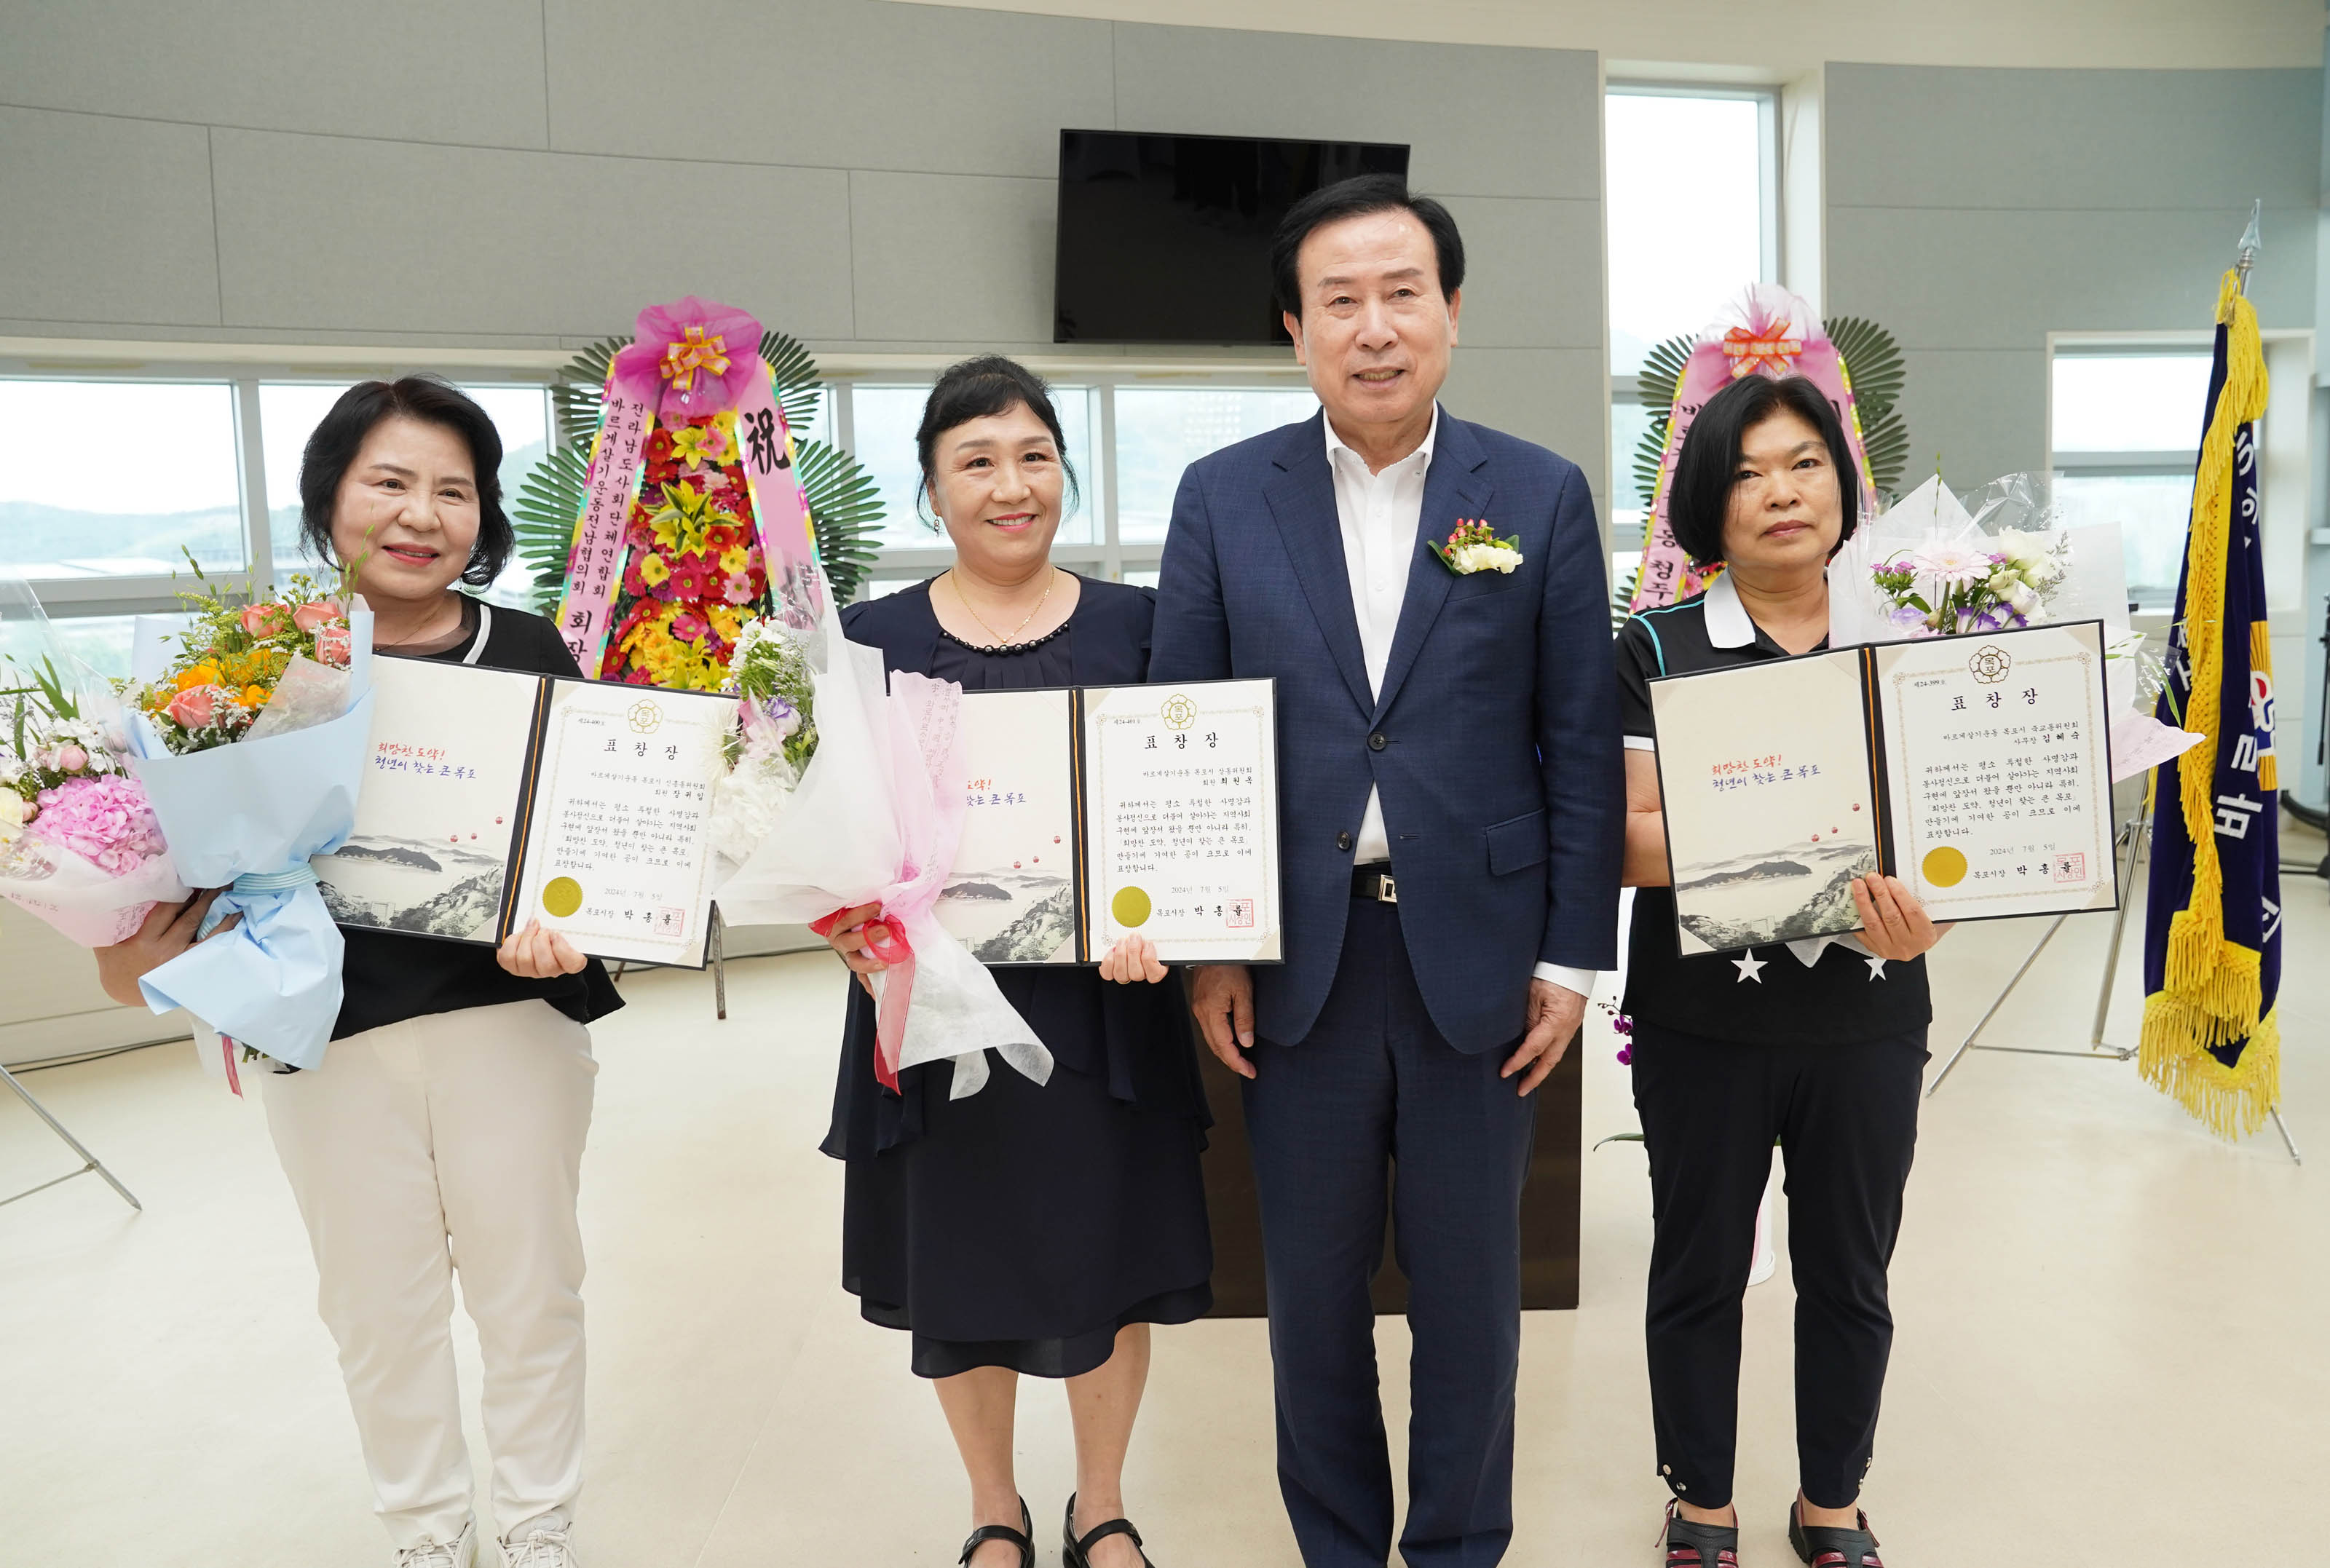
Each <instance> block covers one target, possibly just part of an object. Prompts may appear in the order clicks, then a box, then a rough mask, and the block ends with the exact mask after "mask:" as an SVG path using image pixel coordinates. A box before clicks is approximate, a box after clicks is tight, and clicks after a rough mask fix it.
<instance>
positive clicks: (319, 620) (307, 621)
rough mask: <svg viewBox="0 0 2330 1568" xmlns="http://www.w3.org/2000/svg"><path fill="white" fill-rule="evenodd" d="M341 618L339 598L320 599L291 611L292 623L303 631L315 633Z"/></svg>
mask: <svg viewBox="0 0 2330 1568" xmlns="http://www.w3.org/2000/svg"><path fill="white" fill-rule="evenodd" d="M337 619H340V605H339V601H338V600H334V599H318V600H310V601H309V602H308V603H306V604H303V605H301V606H300V607H299V608H298V609H295V610H293V611H292V612H291V623H292V624H293V625H294V626H296V627H298V628H299V629H300V630H301V631H304V632H308V633H310V634H313V633H315V632H317V631H319V630H321V629H322V628H325V627H327V626H329V625H331V624H332V623H333V622H334V621H336V620H337Z"/></svg>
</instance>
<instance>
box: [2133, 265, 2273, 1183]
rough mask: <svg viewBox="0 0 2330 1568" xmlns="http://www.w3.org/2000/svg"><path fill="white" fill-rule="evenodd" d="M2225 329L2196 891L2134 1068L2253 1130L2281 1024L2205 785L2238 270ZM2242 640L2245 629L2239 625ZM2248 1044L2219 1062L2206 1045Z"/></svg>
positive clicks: (2221, 588) (2202, 578) (2265, 1097)
mask: <svg viewBox="0 0 2330 1568" xmlns="http://www.w3.org/2000/svg"><path fill="white" fill-rule="evenodd" d="M2217 320H2218V321H2219V322H2220V323H2221V324H2222V325H2223V326H2225V328H2226V332H2225V384H2224V389H2223V390H2222V392H2220V393H2219V394H2218V397H2217V406H2216V408H2215V410H2214V411H2212V415H2211V417H2210V420H2209V430H2208V434H2207V435H2206V436H2205V437H2204V438H2203V439H2202V443H2201V463H2200V468H2199V471H2198V472H2197V473H2196V474H2195V475H2194V477H2193V534H2192V538H2191V540H2190V542H2189V543H2188V546H2187V548H2188V551H2189V555H2188V557H2187V561H2186V566H2185V589H2184V648H2185V654H2186V657H2187V659H2188V661H2189V664H2190V668H2191V670H2192V678H2191V682H2190V689H2189V694H2188V696H2187V699H2186V705H2185V710H2184V722H2183V727H2184V728H2185V729H2187V730H2190V731H2193V732H2197V733H2198V734H2200V735H2201V736H2202V741H2201V742H2200V743H2199V744H2198V745H2196V746H2194V747H2193V749H2192V750H2190V751H2186V752H2185V753H2184V754H2183V756H2182V757H2180V758H2178V759H2177V765H2176V781H2177V804H2178V806H2179V808H2181V809H2182V811H2183V817H2184V828H2185V836H2187V837H2189V838H2190V839H2191V840H2192V841H2193V893H2192V896H2191V897H2190V898H2189V899H2188V900H2187V901H2186V902H2185V907H2184V908H2183V909H2181V910H2179V911H2177V912H2176V913H2175V915H2174V917H2173V918H2172V919H2171V920H2170V921H2169V925H2168V953H2167V963H2166V973H2165V974H2164V977H2163V979H2162V984H2161V988H2160V990H2159V991H2157V992H2155V994H2154V995H2152V996H2150V997H2146V998H2145V1004H2144V1033H2143V1035H2142V1038H2141V1040H2140V1042H2139V1044H2138V1053H2137V1058H2136V1060H2137V1065H2138V1067H2139V1068H2140V1069H2141V1070H2142V1072H2143V1073H2144V1076H2145V1080H2146V1081H2147V1082H2151V1083H2153V1084H2154V1085H2155V1086H2156V1087H2158V1088H2159V1089H2160V1090H2162V1091H2164V1092H2165V1093H2167V1094H2169V1095H2171V1096H2173V1097H2174V1099H2175V1100H2176V1101H2177V1103H2178V1104H2180V1105H2182V1106H2183V1107H2184V1109H2185V1110H2188V1111H2190V1112H2191V1113H2192V1114H2193V1116H2195V1117H2196V1118H2198V1119H2201V1120H2202V1121H2204V1122H2206V1123H2207V1124H2208V1125H2209V1127H2210V1129H2211V1130H2212V1131H2214V1132H2217V1133H2219V1134H2221V1135H2223V1136H2226V1137H2231V1136H2234V1135H2235V1134H2236V1133H2250V1132H2255V1131H2256V1130H2257V1129H2259V1127H2261V1126H2263V1125H2264V1123H2265V1119H2266V1115H2267V1113H2268V1111H2270V1110H2273V1108H2274V1104H2275V1102H2276V1101H2277V1100H2278V1098H2279V1094H2280V1087H2279V1086H2280V1082H2281V1072H2280V1063H2281V1030H2280V1025H2279V1022H2278V1015H2267V1016H2265V1017H2263V1018H2260V1017H2259V1009H2260V1007H2261V1006H2263V1001H2264V989H2263V982H2262V979H2261V978H2260V971H2259V965H2260V963H2261V962H2262V959H2263V955H2262V954H2261V953H2259V951H2258V950H2257V949H2253V948H2245V947H2242V946H2240V944H2238V943H2236V942H2230V941H2227V940H2225V918H2224V871H2223V867H2222V866H2221V865H2220V864H2219V863H2218V860H2217V834H2216V816H2215V813H2214V811H2213V810H2212V803H2211V798H2210V797H2211V793H2212V789H2213V787H2214V783H2215V779H2216V774H2217V749H2218V743H2219V741H2221V738H2222V732H2223V727H2224V714H2223V713H2222V711H2221V710H2222V706H2223V704H2222V700H2221V699H2222V696H2223V690H2224V664H2225V626H2224V617H2225V571H2226V566H2227V562H2228V558H2229V556H2230V554H2231V541H2232V502H2233V441H2234V435H2235V432H2236V431H2238V430H2240V427H2241V426H2243V425H2245V424H2249V423H2251V422H2253V421H2255V420H2259V419H2260V418H2262V417H2263V416H2264V413H2265V404H2266V373H2265V354H2264V350H2263V348H2262V347H2261V346H2260V345H2259V339H2258V324H2257V310H2256V308H2255V307H2252V306H2251V305H2250V304H2249V301H2248V300H2247V299H2246V298H2242V295H2241V288H2240V274H2239V273H2238V272H2236V271H2228V272H2227V273H2226V274H2225V278H2224V282H2223V283H2222V284H2221V286H2220V287H2219V288H2218V291H2217ZM2242 635H2243V641H2244V643H2245V644H2246V643H2247V642H2248V641H2249V628H2246V627H2244V628H2242ZM2243 1041H2247V1042H2248V1044H2247V1046H2246V1048H2245V1049H2243V1051H2242V1052H2241V1057H2240V1063H2239V1064H2238V1065H2236V1066H2233V1067H2230V1068H2229V1067H2227V1066H2225V1065H2224V1064H2223V1063H2221V1062H2219V1061H2218V1060H2217V1059H2216V1058H2215V1057H2213V1056H2212V1055H2210V1054H2209V1048H2210V1047H2211V1046H2223V1045H2231V1044H2240V1043H2241V1042H2243Z"/></svg>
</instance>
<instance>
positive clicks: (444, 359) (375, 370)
mask: <svg viewBox="0 0 2330 1568" xmlns="http://www.w3.org/2000/svg"><path fill="white" fill-rule="evenodd" d="M28 350H29V352H28ZM260 352H261V353H263V352H265V351H264V350H261V351H260ZM273 352H274V353H276V354H283V355H285V357H282V358H262V357H259V356H258V354H256V353H252V352H242V353H237V352H236V351H234V350H233V349H231V348H228V349H222V347H221V345H208V344H118V345H117V344H102V343H89V344H71V345H63V344H60V345H47V344H41V343H38V342H37V341H36V340H35V341H30V342H28V341H27V340H24V339H16V340H0V380H6V381H18V382H22V381H53V382H71V383H84V384H86V383H111V384H118V385H173V384H175V385H185V384H196V385H205V386H216V385H221V384H224V385H226V386H228V387H230V388H231V389H232V394H233V408H234V444H235V453H234V460H235V478H236V485H237V490H238V496H239V498H238V501H237V508H238V512H239V515H241V518H242V541H243V559H244V565H243V567H242V569H240V570H232V571H209V572H207V573H206V575H207V576H208V578H209V580H210V582H211V584H212V586H213V588H215V589H217V590H220V591H222V592H225V593H230V594H250V593H252V592H254V591H255V590H256V585H264V584H268V583H271V582H274V581H276V576H275V571H276V561H275V543H274V534H273V531H272V528H271V526H270V511H271V510H272V507H273V503H272V502H271V500H270V497H269V495H268V490H267V459H266V432H265V429H264V425H263V421H262V420H261V416H260V386H261V385H262V384H265V385H280V384H284V383H307V384H311V385H322V386H346V385H348V384H350V383H354V382H357V381H363V380H367V379H372V378H380V379H384V380H393V379H394V378H395V377H397V376H399V375H405V374H412V373H416V372H421V371H425V372H426V373H431V374H437V375H442V376H444V377H445V378H446V379H448V380H449V381H453V382H456V383H471V384H480V385H488V386H533V385H538V386H540V387H541V388H542V389H543V393H544V396H545V400H546V399H547V397H548V395H549V388H550V386H551V383H552V382H553V381H554V379H555V376H554V373H555V371H556V369H557V367H559V366H561V365H563V364H565V362H566V361H567V360H568V359H569V358H570V357H572V353H571V351H556V350H522V351H510V350H500V351H497V350H484V351H479V350H465V351H464V350H457V351H451V352H448V353H443V354H430V353H415V352H413V351H412V350H392V351H373V352H367V351H365V350H351V349H345V348H337V349H334V348H326V349H320V350H319V349H314V348H308V347H307V346H306V345H300V346H298V347H289V346H286V345H274V347H273ZM133 356H134V357H133ZM545 412H547V410H546V409H545ZM25 581H26V583H27V584H28V585H29V586H30V587H31V588H32V589H33V593H34V594H35V596H36V597H37V598H38V599H39V600H40V602H41V607H42V609H43V610H44V611H45V612H46V613H47V614H48V616H49V617H50V619H54V620H64V619H83V618H99V617H121V616H137V615H172V614H177V613H180V612H181V611H182V610H183V609H184V606H183V605H182V604H181V603H180V602H179V598H178V596H179V595H180V594H181V593H183V592H185V591H186V590H187V589H188V587H189V586H190V581H189V579H188V578H187V577H186V576H185V575H184V574H178V573H173V574H168V575H155V574H150V573H140V574H125V575H121V576H104V577H29V576H28V577H27V578H26V579H25Z"/></svg>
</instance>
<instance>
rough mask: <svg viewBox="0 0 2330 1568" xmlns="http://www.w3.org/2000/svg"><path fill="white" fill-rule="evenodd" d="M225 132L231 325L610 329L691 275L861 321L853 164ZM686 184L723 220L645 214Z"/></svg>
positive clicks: (803, 313)
mask: <svg viewBox="0 0 2330 1568" xmlns="http://www.w3.org/2000/svg"><path fill="white" fill-rule="evenodd" d="M213 135H214V137H215V138H216V140H215V146H216V157H217V165H218V204H219V213H220V237H221V247H220V248H221V254H222V257H223V273H224V284H225V287H224V293H225V300H226V319H227V322H228V323H229V324H230V325H236V326H329V327H335V328H345V329H349V330H365V329H372V330H379V331H385V332H437V333H461V332H474V333H526V334H567V335H587V336H596V335H603V334H605V333H609V332H615V331H620V330H622V329H623V328H624V327H626V326H628V325H629V323H630V319H631V317H632V316H634V315H636V314H637V313H638V311H639V307H640V306H642V305H645V304H648V303H649V302H651V301H653V300H657V299H668V298H674V297H676V296H677V295H681V294H686V293H691V292H693V293H697V294H702V295H706V296H707V297H711V298H728V299H734V300H737V301H739V302H742V303H745V304H748V305H751V306H753V307H755V308H756V309H757V310H758V311H759V312H761V313H762V314H763V315H765V316H767V318H768V319H769V320H770V321H772V323H781V324H782V325H783V326H785V327H786V328H787V329H788V330H790V331H791V332H793V333H794V334H796V335H800V336H804V337H828V336H842V335H848V332H849V308H848V217H847V212H848V193H847V188H846V185H847V176H846V175H842V174H840V173H839V172H838V171H834V170H821V169H812V170H802V169H785V168H764V167H757V166H754V165H744V164H678V163H668V162H661V161H658V160H653V159H643V158H605V157H582V156H571V155H564V154H556V153H523V152H501V151H491V150H486V149H479V148H470V147H440V146H421V145H419V144H414V143H406V142H372V141H358V140H352V139H348V138H344V137H300V136H283V135H278V134H274V133H270V132H260V131H218V132H214V133H213ZM682 199H685V200H693V201H700V202H702V203H706V205H707V206H710V207H714V208H716V210H717V211H718V213H719V214H720V221H719V222H718V223H717V224H716V225H715V226H714V228H713V229H712V230H711V231H709V232H708V233H699V232H690V231H687V230H684V229H678V228H674V227H672V226H670V225H668V224H666V223H664V222H661V221H659V220H658V219H657V218H655V217H652V216H643V214H653V213H657V212H658V211H659V210H662V209H663V207H664V206H665V204H667V203H670V202H672V201H676V200H682Z"/></svg>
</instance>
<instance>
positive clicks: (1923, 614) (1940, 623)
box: [1869, 530, 2071, 638]
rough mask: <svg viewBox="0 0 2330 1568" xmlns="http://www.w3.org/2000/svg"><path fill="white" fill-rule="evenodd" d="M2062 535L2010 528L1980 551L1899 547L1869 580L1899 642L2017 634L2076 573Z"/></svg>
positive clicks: (1874, 566)
mask: <svg viewBox="0 0 2330 1568" xmlns="http://www.w3.org/2000/svg"><path fill="white" fill-rule="evenodd" d="M2070 557H2071V544H2070V540H2069V539H2066V538H2064V537H2062V536H2061V535H2060V534H2057V535H2054V536H2052V537H2050V536H2048V535H2044V534H2026V533H2023V532H2022V531H2020V530H2009V531H2007V532H2005V533H2003V534H1999V535H1998V536H1997V538H1996V539H1995V540H1994V541H1993V542H1992V546H1991V548H1989V549H1987V550H1984V549H1983V548H1982V547H1981V546H1979V545H1975V546H1971V547H1970V546H1967V545H1964V544H1941V543H1934V544H1928V545H1927V546H1925V547H1923V548H1921V549H1908V548H1904V549H1899V550H1896V551H1894V552H1892V553H1890V554H1888V555H1887V556H1885V557H1884V558H1883V559H1882V560H1880V561H1878V562H1873V563H1872V564H1871V566H1870V569H1869V576H1870V581H1871V583H1873V584H1874V585H1875V587H1876V590H1877V594H1878V597H1879V599H1880V600H1882V601H1883V603H1884V604H1885V606H1886V607H1887V610H1888V613H1887V615H1886V618H1885V619H1886V622H1887V624H1888V625H1890V626H1891V627H1892V628H1893V629H1894V631H1895V634H1896V635H1897V636H1902V637H1911V638H1924V637H1948V636H1953V635H1963V634H1965V633H1966V632H1975V631H2012V630H2014V629H2017V628H2022V627H2026V626H2029V625H2030V624H2031V623H2032V621H2033V620H2043V619H2047V617H2046V607H2047V595H2048V594H2049V592H2050V591H2051V590H2053V589H2055V588H2056V587H2057V586H2059V585H2060V583H2061V582H2062V581H2063V578H2064V576H2065V575H2066V574H2067V573H2068V572H2069V571H2070Z"/></svg>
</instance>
